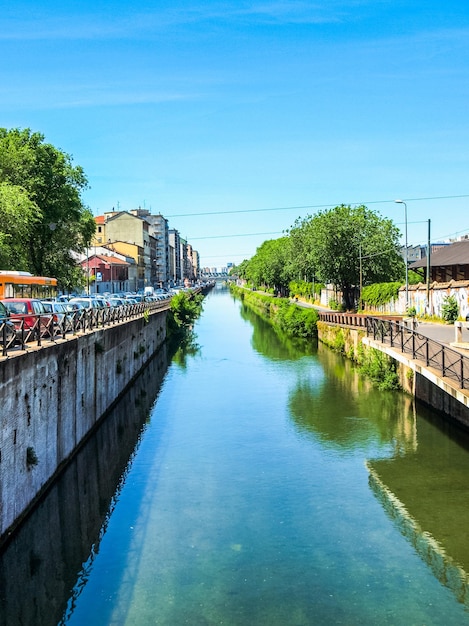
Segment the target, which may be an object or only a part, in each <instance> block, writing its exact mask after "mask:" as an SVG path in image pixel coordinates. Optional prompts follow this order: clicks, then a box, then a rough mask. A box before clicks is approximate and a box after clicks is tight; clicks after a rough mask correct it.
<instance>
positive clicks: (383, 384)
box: [359, 348, 400, 390]
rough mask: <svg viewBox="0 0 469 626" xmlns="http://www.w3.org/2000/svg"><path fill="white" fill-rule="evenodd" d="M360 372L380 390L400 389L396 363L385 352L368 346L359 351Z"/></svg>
mask: <svg viewBox="0 0 469 626" xmlns="http://www.w3.org/2000/svg"><path fill="white" fill-rule="evenodd" d="M359 370H360V372H361V373H362V374H363V375H364V376H366V377H367V378H369V379H370V380H371V381H372V382H373V383H374V384H375V385H376V386H377V387H378V389H381V390H393V389H400V384H399V377H398V375H397V365H396V362H395V361H394V359H391V357H389V356H388V355H387V354H385V353H384V352H381V350H376V349H375V348H369V349H368V350H364V351H363V352H362V353H361V358H360V363H359Z"/></svg>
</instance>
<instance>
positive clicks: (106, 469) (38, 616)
mask: <svg viewBox="0 0 469 626" xmlns="http://www.w3.org/2000/svg"><path fill="white" fill-rule="evenodd" d="M168 359H169V356H168V352H167V349H166V347H163V348H162V349H161V350H160V351H159V352H158V354H157V355H156V356H155V358H154V359H153V360H152V361H151V362H150V363H149V365H148V367H147V368H146V369H145V370H144V371H143V373H142V375H141V376H140V377H139V378H138V379H137V380H136V381H135V384H134V385H133V386H132V387H131V389H130V390H129V392H128V393H127V394H126V396H125V397H124V398H122V400H121V401H120V402H119V404H118V405H117V406H116V407H115V409H114V410H113V411H112V413H111V414H110V415H109V416H108V417H107V418H106V420H105V421H104V422H103V424H102V425H101V427H100V428H99V430H98V431H97V432H96V433H95V434H94V435H93V436H92V437H91V438H90V439H89V440H88V442H87V443H86V444H85V446H84V447H83V448H82V449H81V451H80V452H79V454H78V455H77V456H76V457H75V458H74V460H73V461H72V462H71V463H70V465H69V466H68V467H67V468H66V470H65V471H64V473H63V474H62V476H61V477H60V479H59V480H58V481H57V483H56V484H55V485H54V486H53V487H52V488H51V489H50V491H49V493H48V494H47V496H46V497H45V498H44V499H43V500H42V501H41V502H40V504H39V505H38V506H37V508H36V510H35V511H34V512H33V513H32V514H31V516H30V517H29V518H28V519H27V520H26V521H25V522H24V524H23V525H22V527H21V528H20V530H19V531H18V532H17V533H16V534H15V535H14V536H13V537H12V539H11V541H10V542H9V544H8V545H7V546H6V548H5V549H4V551H3V553H2V554H1V556H0V624H5V625H16V624H22V625H23V626H38V624H40V625H41V626H49V625H50V626H52V625H55V624H57V623H59V621H60V620H61V617H62V615H63V614H64V611H66V610H68V611H69V612H70V611H72V610H73V606H74V604H75V602H76V599H77V596H78V595H79V594H80V591H81V588H82V587H83V586H84V585H85V584H86V580H87V572H88V571H89V569H90V568H91V565H92V562H93V560H94V558H95V555H96V554H97V553H98V551H99V545H100V540H101V538H102V536H103V534H104V533H105V531H106V527H107V524H108V520H109V518H110V516H111V514H112V511H113V508H114V506H115V504H116V502H117V500H118V499H119V491H120V486H121V485H122V484H123V483H124V482H125V476H126V473H127V472H128V468H129V466H130V465H131V463H132V457H133V455H134V454H135V452H136V449H137V448H138V445H139V440H140V438H141V436H142V433H143V431H144V429H145V424H146V421H147V420H148V416H149V413H150V409H151V407H152V405H153V403H154V401H155V397H156V395H157V393H158V390H159V387H160V384H161V381H162V379H163V376H164V374H165V372H166V369H167V367H168ZM77 577H78V580H79V582H78V584H76V583H77ZM67 605H68V609H67Z"/></svg>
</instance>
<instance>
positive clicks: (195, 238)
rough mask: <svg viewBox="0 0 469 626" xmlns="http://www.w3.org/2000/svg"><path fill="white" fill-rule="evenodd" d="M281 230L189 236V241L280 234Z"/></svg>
mask: <svg viewBox="0 0 469 626" xmlns="http://www.w3.org/2000/svg"><path fill="white" fill-rule="evenodd" d="M281 234H282V231H278V232H276V233H243V234H233V233H231V234H229V235H208V236H207V237H190V240H191V241H198V240H200V239H231V237H254V236H256V235H281Z"/></svg>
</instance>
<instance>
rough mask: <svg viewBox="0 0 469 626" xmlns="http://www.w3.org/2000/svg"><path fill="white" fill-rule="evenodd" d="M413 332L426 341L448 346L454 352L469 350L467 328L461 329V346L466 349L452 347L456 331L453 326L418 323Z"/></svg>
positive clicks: (468, 332) (459, 346)
mask: <svg viewBox="0 0 469 626" xmlns="http://www.w3.org/2000/svg"><path fill="white" fill-rule="evenodd" d="M415 332H417V333H420V334H421V335H423V336H424V337H427V338H428V339H433V340H434V341H438V342H439V343H444V344H446V345H449V346H451V348H454V349H455V350H457V349H460V350H462V351H464V352H465V353H466V352H467V350H469V330H468V329H467V328H463V329H462V341H463V344H467V348H466V347H465V346H463V345H461V344H456V345H452V344H454V343H455V342H456V329H455V327H454V325H453V324H437V323H434V322H419V323H418V326H417V328H416V329H415Z"/></svg>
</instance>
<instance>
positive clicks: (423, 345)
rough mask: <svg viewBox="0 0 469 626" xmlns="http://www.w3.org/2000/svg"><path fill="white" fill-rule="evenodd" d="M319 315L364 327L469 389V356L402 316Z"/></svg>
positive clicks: (369, 334)
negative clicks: (422, 331) (423, 332)
mask: <svg viewBox="0 0 469 626" xmlns="http://www.w3.org/2000/svg"><path fill="white" fill-rule="evenodd" d="M319 318H320V320H321V321H322V322H326V323H328V324H337V325H339V326H349V327H350V326H351V327H354V328H364V329H365V330H366V335H367V337H372V338H373V339H374V340H375V341H379V342H381V343H383V344H387V345H389V346H390V347H392V348H396V349H397V350H399V351H400V352H402V353H404V354H408V355H409V356H410V357H411V358H412V360H414V361H420V362H422V363H424V364H425V366H426V367H431V368H432V369H434V370H435V371H436V372H437V373H438V375H439V376H441V377H442V378H449V379H450V380H452V381H454V382H455V383H457V384H458V385H459V388H460V389H469V357H467V356H466V355H464V354H462V353H461V352H458V351H457V350H454V349H453V348H450V347H449V346H447V345H445V344H443V343H440V342H438V341H435V340H434V339H429V338H428V337H425V336H424V335H421V334H420V333H418V332H417V331H416V330H415V329H414V328H412V327H409V326H408V325H407V324H405V323H404V322H403V321H402V319H400V320H397V319H391V318H381V317H370V316H367V315H357V314H353V313H351V314H348V313H329V312H328V313H322V312H321V313H319Z"/></svg>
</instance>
